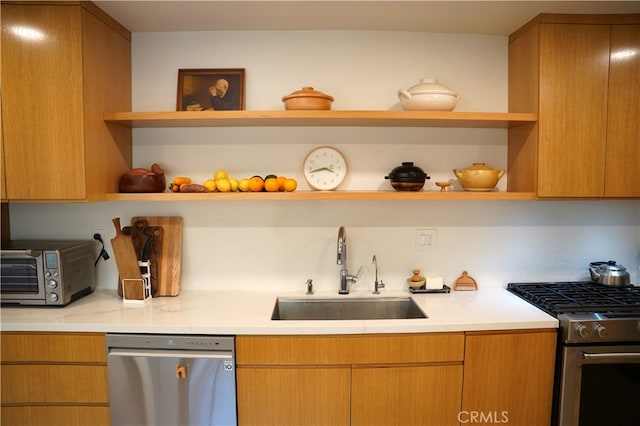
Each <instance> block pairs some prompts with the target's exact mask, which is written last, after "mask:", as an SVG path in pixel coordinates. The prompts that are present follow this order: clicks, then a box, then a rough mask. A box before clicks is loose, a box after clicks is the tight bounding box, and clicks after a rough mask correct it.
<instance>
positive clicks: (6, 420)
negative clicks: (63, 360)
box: [0, 405, 111, 426]
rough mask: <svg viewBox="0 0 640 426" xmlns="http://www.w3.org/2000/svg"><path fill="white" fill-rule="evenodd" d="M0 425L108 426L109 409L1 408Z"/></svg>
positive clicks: (59, 407)
mask: <svg viewBox="0 0 640 426" xmlns="http://www.w3.org/2000/svg"><path fill="white" fill-rule="evenodd" d="M0 423H1V424H3V425H5V426H12V425H20V426H42V425H47V426H86V425H92V426H109V424H110V423H111V420H110V415H109V407H72V406H64V407H61V406H51V405H40V406H36V407H29V406H26V407H25V406H22V407H2V411H0Z"/></svg>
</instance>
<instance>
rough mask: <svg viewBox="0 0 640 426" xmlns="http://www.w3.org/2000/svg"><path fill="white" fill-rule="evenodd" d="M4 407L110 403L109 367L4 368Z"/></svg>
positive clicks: (2, 374) (26, 366) (32, 366)
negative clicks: (21, 404)
mask: <svg viewBox="0 0 640 426" xmlns="http://www.w3.org/2000/svg"><path fill="white" fill-rule="evenodd" d="M1 377H2V404H3V405H4V404H15V403H92V404H95V403H104V404H108V403H109V385H108V379H107V367H106V366H97V365H50V364H47V365H7V364H5V365H3V366H2V372H1Z"/></svg>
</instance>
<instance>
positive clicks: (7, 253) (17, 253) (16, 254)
mask: <svg viewBox="0 0 640 426" xmlns="http://www.w3.org/2000/svg"><path fill="white" fill-rule="evenodd" d="M0 254H1V255H2V257H3V258H7V259H24V258H32V257H40V256H41V255H42V250H39V249H24V250H2V253H0Z"/></svg>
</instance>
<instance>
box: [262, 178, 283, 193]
mask: <svg viewBox="0 0 640 426" xmlns="http://www.w3.org/2000/svg"><path fill="white" fill-rule="evenodd" d="M264 190H265V191H268V192H278V191H279V190H280V184H279V183H278V179H276V178H269V179H267V180H265V181H264Z"/></svg>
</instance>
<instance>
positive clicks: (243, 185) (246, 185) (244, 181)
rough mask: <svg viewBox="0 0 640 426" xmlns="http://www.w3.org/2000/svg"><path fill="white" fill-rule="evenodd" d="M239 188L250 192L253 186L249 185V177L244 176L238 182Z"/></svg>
mask: <svg viewBox="0 0 640 426" xmlns="http://www.w3.org/2000/svg"><path fill="white" fill-rule="evenodd" d="M238 189H239V190H240V191H242V192H249V191H251V188H250V187H249V178H242V179H240V181H239V182H238Z"/></svg>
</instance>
